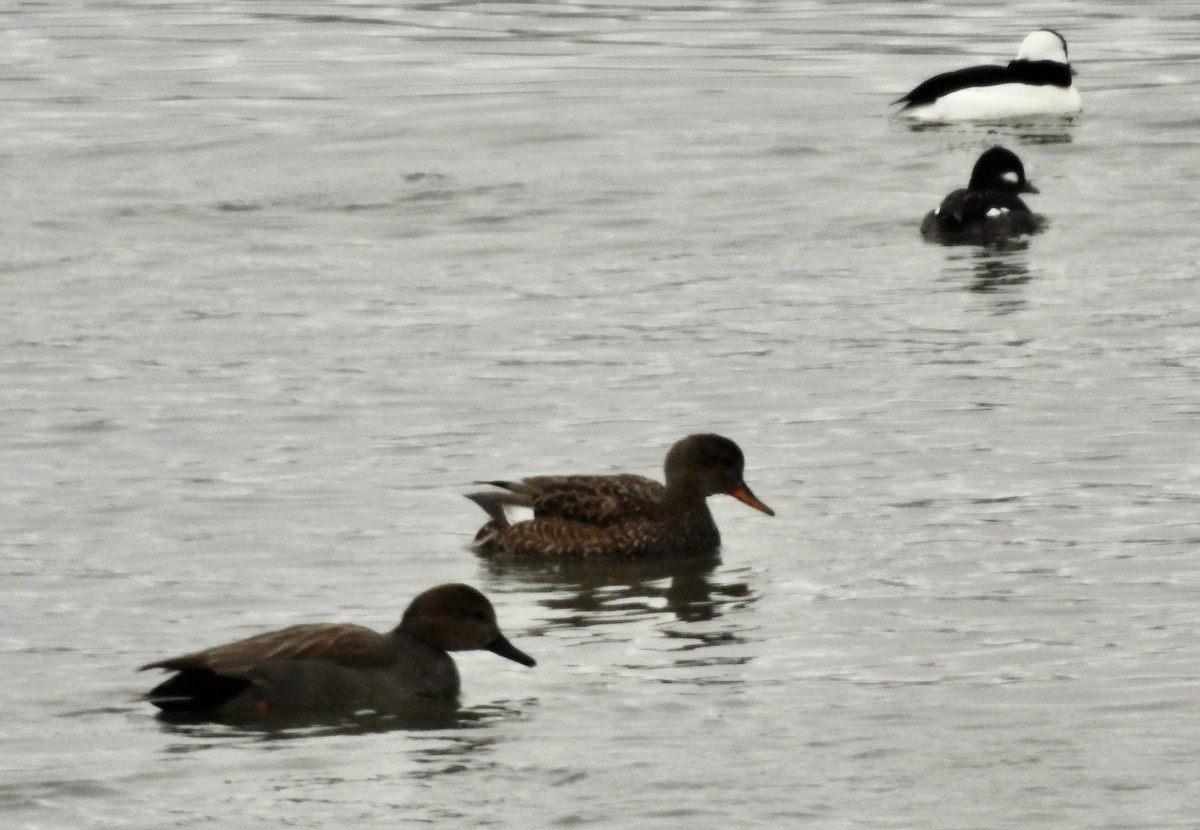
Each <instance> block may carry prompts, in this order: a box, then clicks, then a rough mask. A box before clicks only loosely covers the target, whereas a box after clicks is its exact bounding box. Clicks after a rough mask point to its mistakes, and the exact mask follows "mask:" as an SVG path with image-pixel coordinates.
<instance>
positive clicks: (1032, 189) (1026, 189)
mask: <svg viewBox="0 0 1200 830" xmlns="http://www.w3.org/2000/svg"><path fill="white" fill-rule="evenodd" d="M1021 192H1022V193H1041V192H1042V191H1040V190H1038V189H1037V188H1036V187H1034V186H1033V182H1025V186H1024V187H1022V188H1021Z"/></svg>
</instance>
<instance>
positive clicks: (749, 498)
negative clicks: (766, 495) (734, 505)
mask: <svg viewBox="0 0 1200 830" xmlns="http://www.w3.org/2000/svg"><path fill="white" fill-rule="evenodd" d="M729 495H731V496H733V497H734V498H735V499H737V500H738V501H740V502H742V503H743V504H748V505H750V506H751V507H753V508H754V509H755V510H761V511H762V512H764V513H766V514H767V515H768V516H774V515H775V511H774V510H772V509H771V508H769V507H767V506H766V505H765V504H763V503H762V502H761V501H759V500H758V496H756V495H754V494H753V493H752V492H750V488H749V487H747V486H746V482H744V481H743V482H742V483H741V484H739V485H737V486H736V487H734V488H733V489H732V490H730V491H729Z"/></svg>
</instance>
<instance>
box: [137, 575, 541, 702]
mask: <svg viewBox="0 0 1200 830" xmlns="http://www.w3.org/2000/svg"><path fill="white" fill-rule="evenodd" d="M470 649H486V650H487V651H491V652H493V653H495V654H499V655H500V656H501V657H507V658H508V659H509V660H515V661H516V662H518V663H520V664H522V665H524V666H533V665H535V661H534V659H533V658H532V657H530V656H529V655H527V654H525V653H524V652H523V651H521V650H519V649H518V648H517V647H516V646H514V645H513V644H512V643H510V642H509V641H508V640H507V639H506V638H505V637H504V635H503V634H501V633H500V628H499V627H498V626H497V624H496V612H495V611H494V610H493V609H492V604H491V603H490V602H488V599H487V597H485V596H484V595H483V594H481V593H479V591H477V590H475V589H474V588H472V587H470V586H469V585H461V584H449V585H439V586H437V587H436V588H430V589H429V590H428V591H425V592H424V593H423V594H421V595H420V596H418V597H417V598H416V599H414V600H413V601H412V603H411V604H410V605H409V606H408V609H407V610H406V611H405V612H404V617H403V618H402V619H401V620H400V624H399V625H398V626H396V628H394V629H393V630H392V631H390V632H388V633H386V634H380V633H378V632H376V631H372V630H371V629H369V628H364V627H363V626H361V625H352V624H349V623H315V624H311V625H294V626H291V627H290V628H284V629H282V630H280V631H272V632H269V633H267V634H259V635H258V636H256V637H250V638H248V639H245V640H238V641H237V642H233V643H226V644H225V645H220V646H215V647H214V648H209V649H205V650H204V651H197V652H194V653H192V654H184V655H183V656H181V657H172V658H170V659H168V660H159V661H157V662H154V663H149V664H147V665H145V666H142V669H170V670H172V671H175V672H178V674H176V675H174V676H173V677H171V678H169V679H167V680H166V681H164V682H163V683H160V684H159V685H158V686H156V687H154V689H152V690H151V691H150V692H149V694H147V695H146V699H147V700H149V701H150V702H151V703H153V704H154V705H155V706H157V707H158V708H160V709H162V710H163V711H166V712H220V713H222V714H236V713H254V714H266V713H267V712H270V711H275V710H277V709H284V710H314V711H329V710H357V709H376V710H382V711H387V710H389V709H396V708H398V707H403V706H404V705H406V704H411V703H414V702H416V701H419V700H443V701H453V700H454V699H455V698H457V696H458V692H459V679H458V669H457V668H456V667H455V665H454V660H453V659H452V658H451V657H450V655H449V654H447V653H446V652H448V651H466V650H470Z"/></svg>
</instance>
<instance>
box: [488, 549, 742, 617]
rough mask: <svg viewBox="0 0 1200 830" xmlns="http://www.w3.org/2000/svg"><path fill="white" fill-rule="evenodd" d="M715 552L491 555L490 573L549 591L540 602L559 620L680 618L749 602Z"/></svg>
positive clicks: (711, 614) (714, 614) (718, 612)
mask: <svg viewBox="0 0 1200 830" xmlns="http://www.w3.org/2000/svg"><path fill="white" fill-rule="evenodd" d="M720 564H721V557H720V555H719V554H717V553H715V552H713V553H708V554H705V555H703V556H695V557H689V558H676V559H664V560H651V561H639V562H628V561H626V562H611V561H594V560H583V561H580V560H559V561H552V562H548V561H546V560H544V559H511V558H492V559H488V560H487V565H488V569H489V571H490V572H491V574H492V575H493V576H496V577H499V578H503V579H504V580H505V581H506V582H507V583H508V584H512V581H513V580H514V579H516V580H519V581H520V582H521V583H523V585H524V587H525V589H526V590H530V591H534V592H537V593H541V594H543V595H546V596H548V597H549V598H547V599H543V600H542V601H541V604H542V605H544V606H545V607H547V608H551V609H554V610H555V611H558V612H561V613H564V614H566V617H565V618H562V619H560V620H559V624H564V625H571V626H590V625H595V624H598V623H601V622H604V623H609V622H613V621H614V618H615V619H626V620H635V619H643V618H645V617H647V616H657V615H660V614H669V615H671V616H673V617H675V618H676V619H678V620H680V621H682V622H703V621H707V620H713V619H716V618H717V617H719V616H721V613H722V609H723V608H724V607H725V606H727V605H730V604H732V603H745V602H753V601H754V599H755V597H754V594H753V593H752V592H751V590H750V587H749V585H747V584H746V583H745V582H742V581H736V580H731V579H729V578H727V577H725V576H724V575H722V576H718V573H717V568H718V567H719V566H720Z"/></svg>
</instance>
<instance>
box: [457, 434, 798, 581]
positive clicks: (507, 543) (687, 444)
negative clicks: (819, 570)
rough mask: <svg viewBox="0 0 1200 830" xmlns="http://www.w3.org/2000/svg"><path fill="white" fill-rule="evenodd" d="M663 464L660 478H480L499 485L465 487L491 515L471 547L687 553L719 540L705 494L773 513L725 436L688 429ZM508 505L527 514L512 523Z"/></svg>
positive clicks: (583, 554)
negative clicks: (690, 432) (528, 511)
mask: <svg viewBox="0 0 1200 830" xmlns="http://www.w3.org/2000/svg"><path fill="white" fill-rule="evenodd" d="M663 467H664V472H665V476H666V481H665V484H660V483H659V482H657V481H654V480H653V479H650V478H646V477H645V476H640V475H632V474H628V473H626V474H621V475H599V476H597V475H565V476H534V477H532V478H525V479H521V480H520V481H490V482H486V483H488V484H492V485H494V486H496V487H500V488H502V489H503V491H504V492H496V491H487V492H479V493H469V494H467V498H469V499H471V500H472V501H474V502H475V503H476V504H478V505H479V506H480V507H482V508H483V509H484V511H486V512H487V514H488V515H489V516H490V517H491V521H489V522H488V523H487V524H485V525H484V526H483V527H482V528H481V529H480V530H479V533H478V534H477V535H476V537H475V547H476V548H477V549H479V550H481V551H483V552H485V553H489V554H508V555H517V556H547V557H560V556H566V557H576V558H590V557H605V558H628V559H636V558H642V557H647V558H650V557H667V556H693V555H702V554H707V553H711V552H713V551H714V550H716V549H717V547H718V546H719V545H720V544H721V534H720V532H719V531H718V530H717V525H716V522H715V521H713V516H712V512H711V511H710V510H709V509H708V503H707V501H706V500H707V498H708V497H709V496H713V495H716V494H718V493H724V494H726V495H730V496H733V497H734V498H735V499H737V500H738V501H741V502H743V503H745V504H748V505H750V506H751V507H753V508H754V509H755V510H761V511H762V512H763V513H766V514H767V515H768V516H774V515H775V512H774V511H773V510H771V508H769V507H767V506H766V505H765V504H763V503H762V502H761V501H759V500H758V498H757V497H756V496H755V495H754V493H753V492H751V490H750V488H749V487H748V486H747V485H746V482H745V480H744V478H743V474H744V468H745V457H744V456H743V455H742V451H741V449H740V448H739V447H738V445H737V444H735V443H734V442H733V441H730V440H729V439H728V438H725V437H723V436H720V435H713V434H704V435H689V436H688V437H687V438H684V439H683V440H682V441H679V442H677V443H676V444H675V445H674V446H673V447H671V449H670V451H669V452H668V453H667V457H666V461H665V462H664V465H663ZM506 507H525V508H529V509H531V510H533V518H532V519H530V520H528V521H522V522H516V523H512V522H510V521H509V520H508V516H507V514H506V513H505V508H506Z"/></svg>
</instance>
